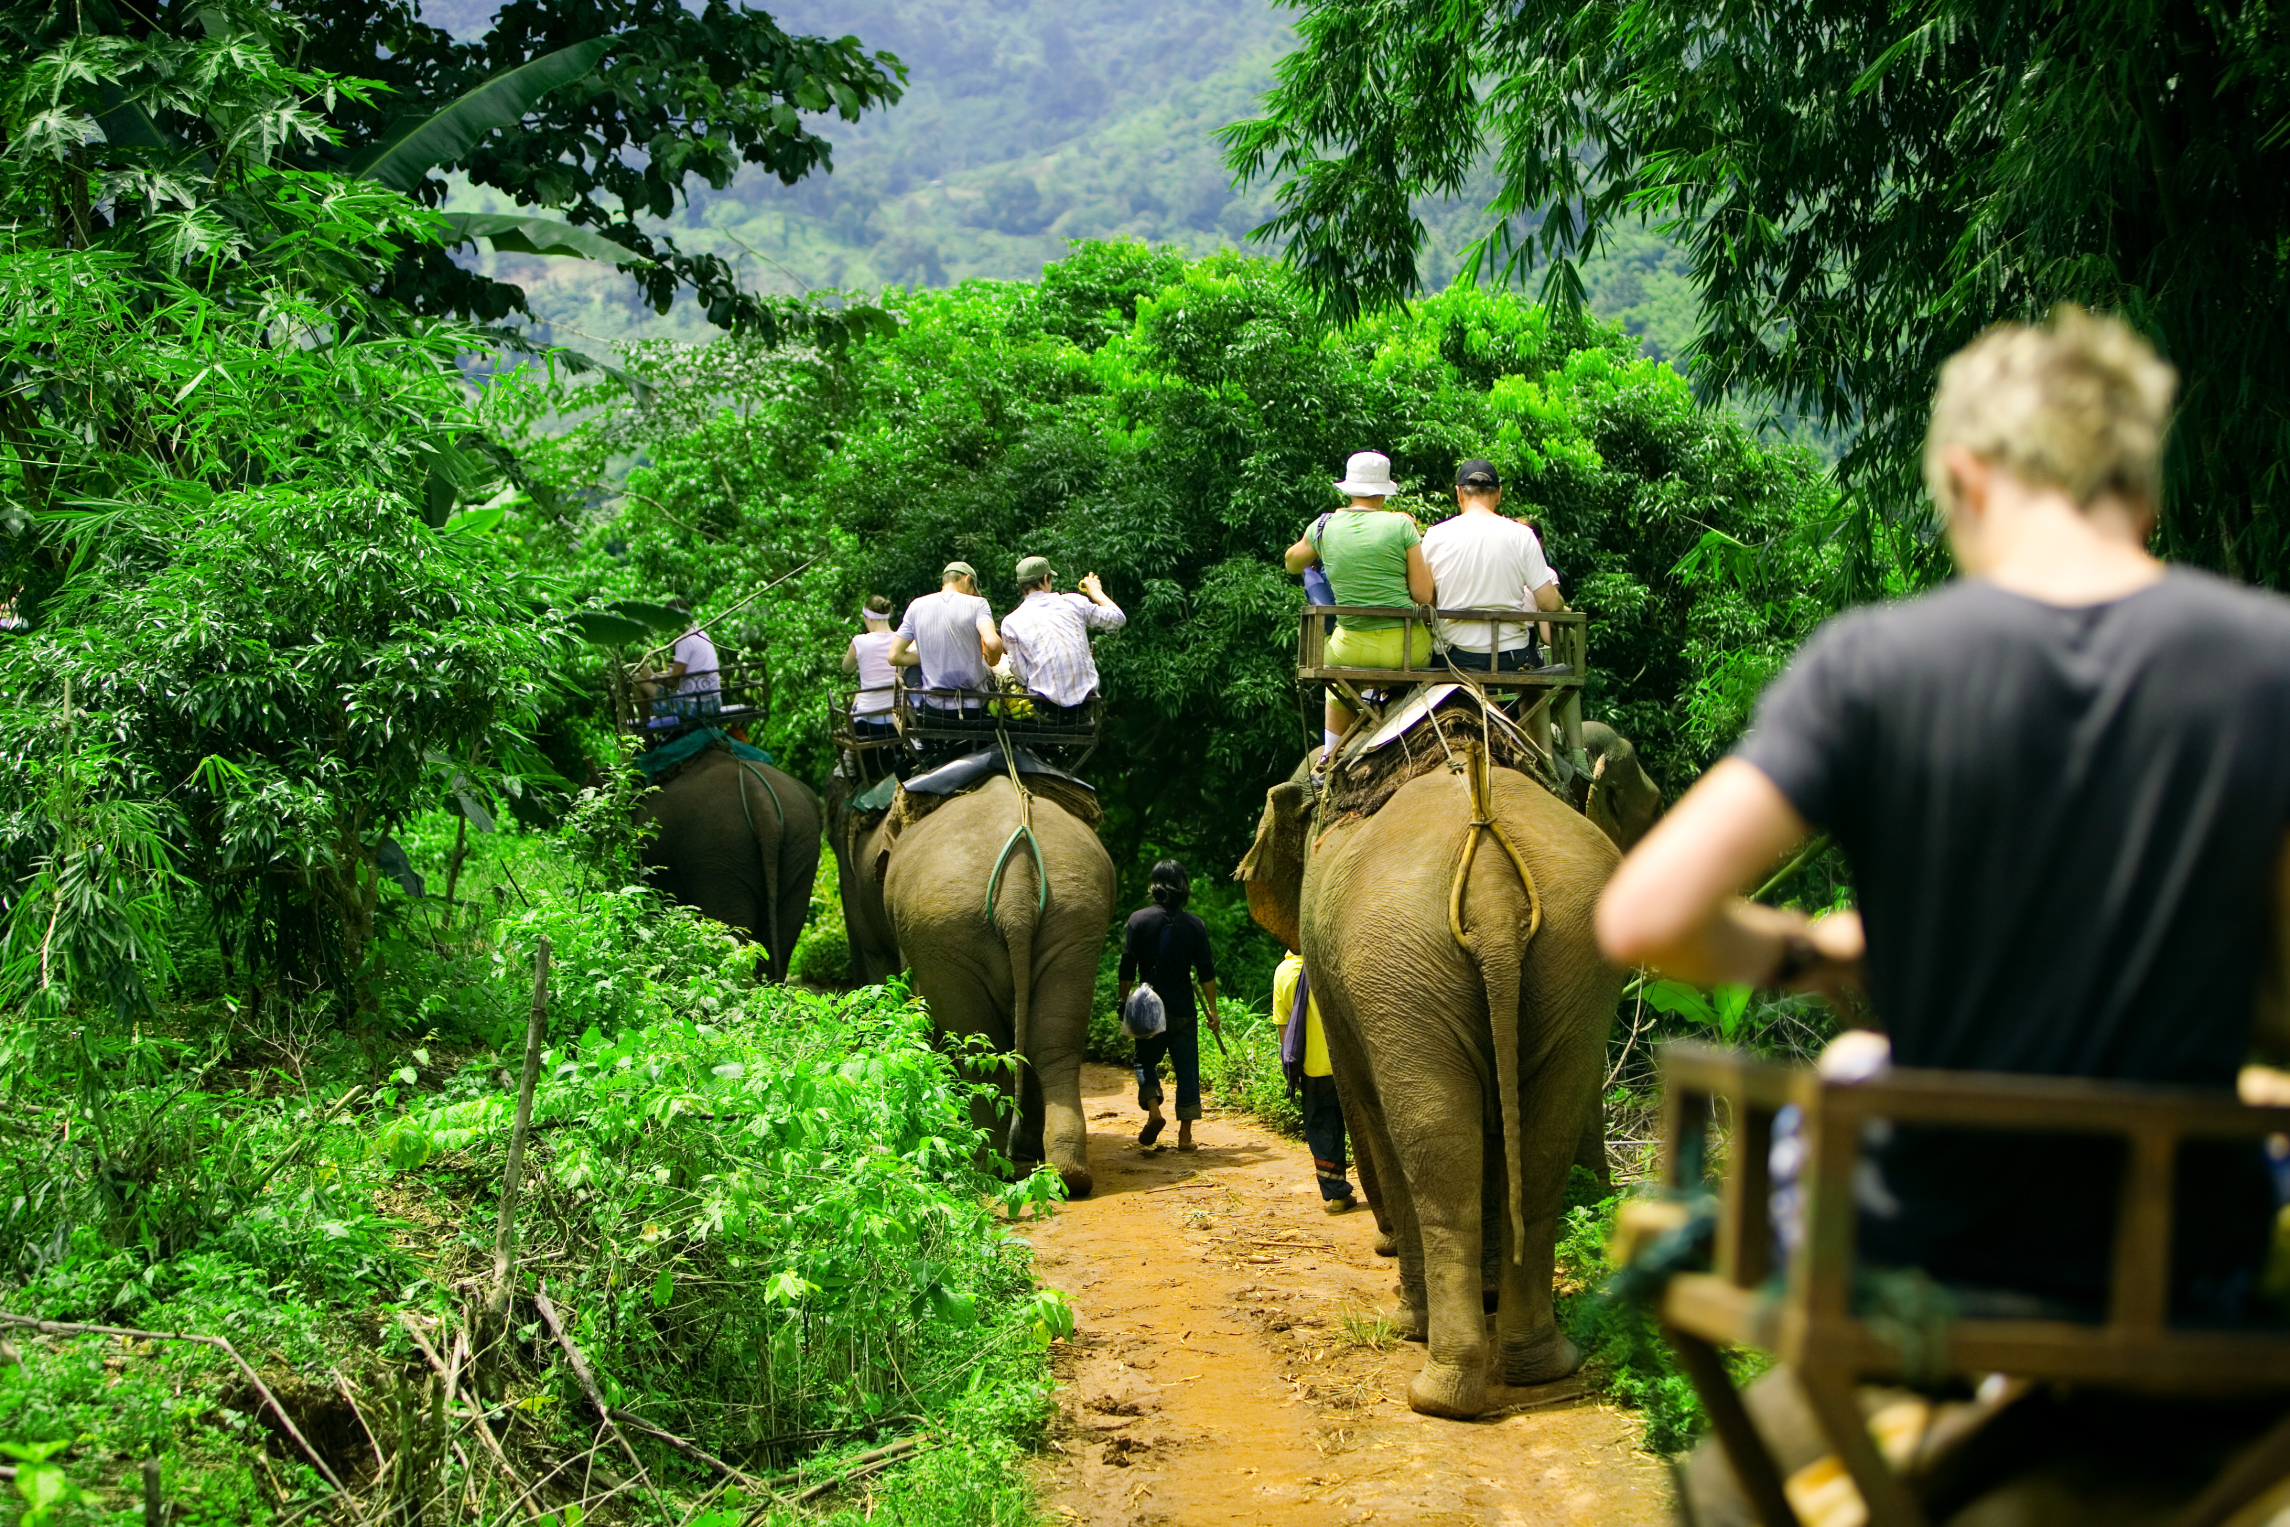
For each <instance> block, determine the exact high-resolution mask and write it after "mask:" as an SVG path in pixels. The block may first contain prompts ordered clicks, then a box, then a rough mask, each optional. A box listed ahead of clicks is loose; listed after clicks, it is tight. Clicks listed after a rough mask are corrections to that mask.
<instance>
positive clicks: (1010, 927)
mask: <svg viewBox="0 0 2290 1527" xmlns="http://www.w3.org/2000/svg"><path fill="white" fill-rule="evenodd" d="M1036 872H1037V873H1039V874H1042V875H1044V876H1045V877H1046V876H1047V873H1048V867H1047V866H1045V865H1037V866H1036ZM1015 878H1016V877H1012V879H1013V881H1014V880H1015ZM994 913H995V915H994V926H995V927H997V928H999V929H1001V930H1002V946H1003V948H1005V949H1006V950H1008V951H1009V955H1010V1053H1011V1054H1012V1055H1015V1056H1016V1057H1018V1060H1019V1062H1020V1063H1021V1064H1030V1063H1031V1060H1032V1055H1033V1052H1032V1051H1031V1050H1030V1049H1028V1048H1027V1046H1028V1042H1029V1040H1030V1038H1031V1031H1032V1020H1033V1007H1034V932H1035V925H1036V923H1037V922H1038V921H1039V920H1040V915H1041V914H1040V912H1039V910H1038V909H1037V908H1036V907H1035V906H1034V899H1033V898H1032V897H1030V896H1026V895H1015V896H1010V897H1007V898H1005V905H1003V906H999V907H996V908H995V909H994ZM1016 1089H1017V1091H1018V1092H1019V1094H1020V1095H1021V1096H1022V1095H1023V1094H1024V1092H1025V1078H1024V1077H1022V1076H1020V1077H1018V1078H1016Z"/></svg>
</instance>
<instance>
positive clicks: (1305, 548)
mask: <svg viewBox="0 0 2290 1527" xmlns="http://www.w3.org/2000/svg"><path fill="white" fill-rule="evenodd" d="M1319 560H1320V548H1319V547H1317V546H1314V545H1313V544H1312V534H1311V532H1310V531H1306V532H1305V533H1304V534H1303V535H1300V536H1298V537H1297V538H1296V544H1295V545H1294V546H1291V547H1289V548H1288V550H1287V551H1286V552H1284V553H1283V554H1282V555H1281V561H1282V562H1283V563H1284V564H1286V566H1287V568H1288V571H1289V572H1290V573H1300V572H1302V571H1304V569H1306V568H1308V567H1310V566H1311V565H1312V564H1313V563H1315V562H1317V561H1319Z"/></svg>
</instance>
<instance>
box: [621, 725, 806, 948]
mask: <svg viewBox="0 0 2290 1527" xmlns="http://www.w3.org/2000/svg"><path fill="white" fill-rule="evenodd" d="M637 812H638V815H639V816H640V817H641V818H644V819H646V820H649V821H652V822H655V823H657V824H658V826H659V831H658V832H657V833H655V834H654V835H653V836H652V837H651V838H650V839H648V840H647V841H646V843H645V845H644V864H645V868H646V869H647V870H648V871H649V872H650V879H651V881H652V884H654V885H655V886H657V887H659V888H660V890H661V891H663V892H664V893H666V894H667V895H669V896H672V897H674V898H675V899H676V900H678V901H680V902H682V903H684V905H686V906H688V907H695V908H697V909H698V910H699V911H700V913H701V914H702V915H703V916H707V917H712V918H714V919H715V920H716V921H717V922H720V923H728V924H730V925H731V926H732V927H734V928H736V929H738V930H739V931H740V932H741V933H743V934H745V935H746V936H747V937H749V938H751V939H753V940H755V942H756V943H758V944H760V945H762V946H763V950H764V953H763V955H762V957H761V958H760V959H758V960H757V962H756V967H757V968H756V973H757V975H758V976H759V977H764V978H768V979H770V980H773V981H784V980H786V979H787V962H788V959H789V958H790V957H791V956H792V955H793V954H794V953H795V939H796V936H797V935H798V934H800V933H801V932H802V931H803V919H804V917H805V916H806V915H807V914H808V913H809V912H810V910H811V882H812V878H813V877H814V876H815V875H817V874H818V872H819V827H820V816H819V797H817V796H816V795H813V794H812V793H811V791H810V789H809V788H808V787H807V786H805V785H803V784H801V783H799V782H798V781H796V780H793V779H790V778H789V777H788V776H787V775H785V774H782V773H781V772H780V771H779V770H777V769H775V768H773V767H772V766H771V765H769V764H766V763H758V762H756V761H755V760H753V759H745V758H735V757H733V756H732V755H731V754H730V753H728V752H725V751H724V750H723V749H721V748H709V749H707V750H706V751H704V752H702V753H701V754H700V755H699V756H698V757H696V758H694V759H693V760H692V761H691V762H690V763H688V764H686V765H685V766H684V767H683V769H682V771H681V772H679V773H677V774H676V775H674V776H673V777H671V778H670V779H669V781H668V783H667V784H665V785H663V786H661V787H660V788H659V789H658V790H656V791H652V792H650V793H649V794H647V795H645V796H644V797H643V799H642V800H641V802H640V803H639V804H638V806H637Z"/></svg>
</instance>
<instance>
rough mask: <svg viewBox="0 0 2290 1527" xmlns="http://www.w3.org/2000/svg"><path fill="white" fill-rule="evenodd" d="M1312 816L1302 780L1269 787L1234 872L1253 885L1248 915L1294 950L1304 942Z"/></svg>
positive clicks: (1236, 877) (1249, 884)
mask: <svg viewBox="0 0 2290 1527" xmlns="http://www.w3.org/2000/svg"><path fill="white" fill-rule="evenodd" d="M1298 772H1299V773H1301V772H1302V770H1299V771H1298ZM1311 817H1312V807H1311V801H1310V798H1309V797H1308V796H1307V795H1306V794H1305V791H1304V786H1303V784H1302V783H1301V781H1300V780H1297V779H1288V780H1283V781H1282V782H1281V783H1279V784H1277V785H1274V786H1273V787H1272V788H1271V789H1270V790H1267V791H1265V792H1264V814H1263V815H1262V816H1260V817H1258V818H1257V821H1256V841H1255V842H1254V843H1253V844H1251V845H1249V850H1248V853H1247V855H1246V856H1245V857H1243V858H1242V859H1241V861H1240V867H1239V868H1238V869H1236V870H1234V871H1233V872H1232V877H1233V879H1235V880H1238V881H1241V882H1243V883H1244V884H1245V885H1246V886H1247V887H1248V915H1249V916H1250V917H1253V918H1254V919H1256V921H1257V924H1258V925H1259V926H1260V927H1262V928H1263V929H1264V931H1265V932H1267V933H1269V934H1271V935H1272V936H1273V937H1274V938H1276V939H1278V940H1280V942H1281V943H1283V944H1285V945H1286V946H1287V947H1289V948H1290V949H1300V948H1302V947H1303V944H1304V936H1303V926H1304V917H1303V905H1304V842H1305V835H1306V833H1307V831H1308V829H1309V826H1310V823H1311Z"/></svg>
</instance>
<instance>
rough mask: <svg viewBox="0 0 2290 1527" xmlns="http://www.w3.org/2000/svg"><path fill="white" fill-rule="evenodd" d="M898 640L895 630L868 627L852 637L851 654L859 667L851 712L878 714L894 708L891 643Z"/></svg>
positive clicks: (863, 714) (860, 714)
mask: <svg viewBox="0 0 2290 1527" xmlns="http://www.w3.org/2000/svg"><path fill="white" fill-rule="evenodd" d="M897 640H898V633H897V632H895V631H867V632H863V633H861V634H860V635H858V636H854V637H852V638H851V655H852V656H853V657H854V658H856V659H857V660H858V667H859V693H858V697H857V698H856V699H854V700H852V702H851V714H852V715H854V716H879V715H882V714H883V713H884V712H885V711H888V710H889V709H890V708H891V643H892V642H895V641H897Z"/></svg>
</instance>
